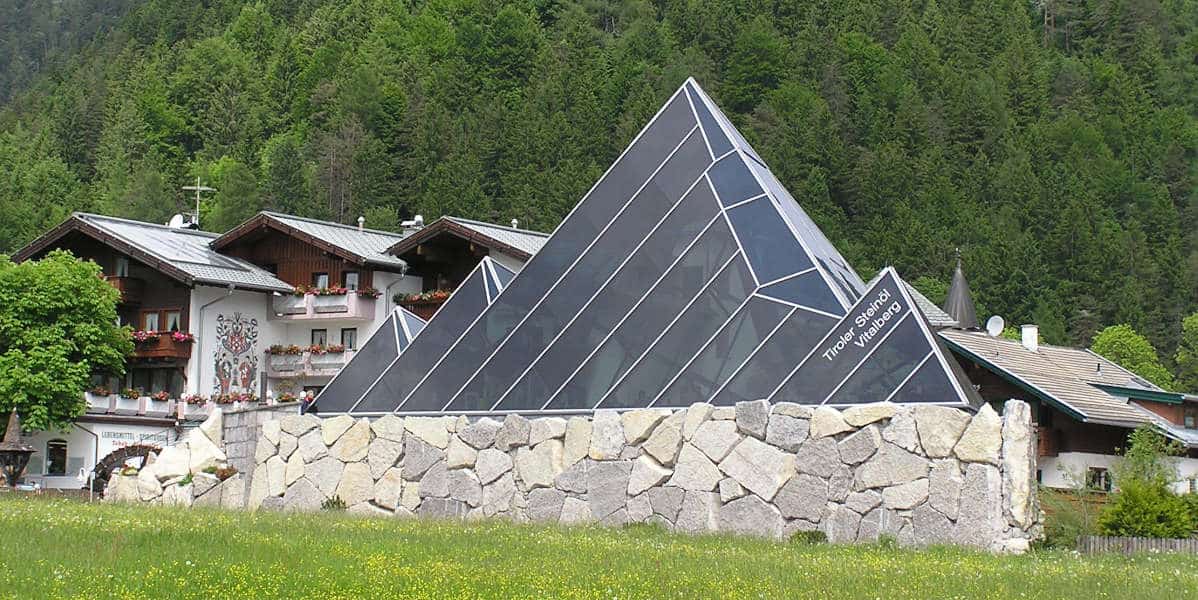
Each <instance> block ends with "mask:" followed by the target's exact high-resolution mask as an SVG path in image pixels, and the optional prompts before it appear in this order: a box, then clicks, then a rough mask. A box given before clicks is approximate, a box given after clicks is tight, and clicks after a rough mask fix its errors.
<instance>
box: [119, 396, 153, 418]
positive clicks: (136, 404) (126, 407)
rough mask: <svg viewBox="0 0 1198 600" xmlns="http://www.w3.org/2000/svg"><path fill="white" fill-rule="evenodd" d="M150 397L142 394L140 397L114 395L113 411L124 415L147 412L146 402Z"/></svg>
mask: <svg viewBox="0 0 1198 600" xmlns="http://www.w3.org/2000/svg"><path fill="white" fill-rule="evenodd" d="M149 400H150V399H149V398H148V397H146V396H142V397H140V398H126V397H125V396H113V407H112V408H113V411H115V412H116V413H118V414H123V415H136V414H138V413H142V412H145V409H146V403H147V402H149Z"/></svg>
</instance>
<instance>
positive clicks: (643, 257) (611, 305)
mask: <svg viewBox="0 0 1198 600" xmlns="http://www.w3.org/2000/svg"><path fill="white" fill-rule="evenodd" d="M718 211H719V208H718V206H717V204H716V201H715V196H714V195H712V193H711V188H709V187H708V186H707V185H706V184H704V183H700V184H699V185H696V186H695V187H694V188H693V189H692V190H691V191H690V193H688V194H687V195H686V197H685V198H683V200H682V202H681V203H680V204H679V205H678V206H677V207H676V208H675V209H674V210H673V212H671V213H670V215H669V216H668V217H666V219H665V220H664V221H663V222H662V224H661V226H659V227H658V228H657V230H656V231H654V232H653V234H652V235H650V236H649V238H648V239H647V240H645V243H644V245H642V246H641V247H640V249H638V250H637V251H636V253H635V254H633V255H632V257H631V258H629V260H628V262H627V263H625V264H624V265H623V266H622V267H621V268H620V270H619V272H617V273H616V275H615V277H613V278H612V279H611V281H609V282H608V283H607V284H606V285H605V286H604V288H603V289H602V291H600V292H599V297H597V298H595V300H594V301H592V302H591V304H590V305H589V306H587V307H586V309H584V310H583V312H582V313H580V314H578V313H577V311H575V313H570V314H568V315H567V317H568V318H569V317H570V316H572V315H573V314H578V316H577V318H575V319H574V322H573V323H571V324H570V325H569V327H567V328H566V330H565V331H564V332H562V334H561V336H560V337H558V338H557V340H556V341H554V342H553V345H552V347H550V348H549V349H548V351H546V352H545V354H544V355H543V356H541V357H540V359H539V360H538V361H537V363H536V364H535V365H534V366H533V367H532V368H531V369H529V371H528V373H526V374H525V375H524V376H523V377H521V379H520V380H519V381H518V382H517V383H516V385H515V386H514V387H513V388H512V389H511V391H510V392H508V393H507V397H506V398H504V400H503V402H502V403H501V404H500V405H499V406H498V408H499V409H501V410H519V409H528V408H530V407H531V408H536V409H540V408H541V407H542V406H544V405H545V402H547V401H548V400H549V396H550V395H551V394H552V393H553V392H555V391H557V389H558V388H559V387H561V385H562V383H564V382H565V381H566V378H568V377H569V376H570V374H571V373H573V372H574V370H575V369H577V368H578V366H579V365H580V364H582V361H583V360H585V359H586V357H587V355H588V354H590V353H591V351H593V350H594V349H595V347H596V346H598V345H599V343H600V342H602V341H603V338H604V337H605V336H606V335H607V334H608V333H609V332H611V330H612V328H614V327H615V326H616V324H617V323H619V322H620V320H621V319H623V318H624V317H625V316H626V315H627V314H628V311H629V310H632V307H633V306H634V305H635V304H636V302H637V301H638V300H639V299H640V298H641V296H643V295H644V294H645V292H646V289H645V288H646V286H648V285H651V284H652V283H653V282H655V281H657V280H658V279H659V278H660V277H661V276H662V275H663V274H664V273H665V272H666V269H668V268H669V266H670V264H671V263H673V262H674V261H675V259H677V258H678V257H679V256H680V255H681V254H682V252H683V250H685V249H686V247H687V246H688V245H690V244H691V243H692V242H694V241H695V238H696V237H697V236H698V235H699V233H700V232H702V231H703V229H704V227H706V226H707V225H708V223H710V222H711V220H712V219H714V218H715V217H716V216H717V214H718ZM721 221H722V219H721ZM716 225H721V226H723V227H724V230H725V232H726V231H727V226H726V225H724V224H723V223H722V222H719V223H716ZM559 289H560V288H559ZM554 293H557V290H555V291H554ZM571 300H573V301H577V300H578V299H577V298H571ZM582 300H584V301H585V300H586V299H585V298H584V299H582ZM548 303H549V301H548V300H547V301H546V304H548ZM544 306H545V305H544V304H542V307H544ZM568 318H567V320H568ZM530 320H531V319H530ZM526 324H527V323H526ZM558 331H561V330H560V329H555V330H553V331H548V332H547V334H548V337H549V338H552V337H553V335H555V334H556V333H557V332H558ZM547 342H548V340H546V343H547ZM510 344H511V343H510V341H509V345H510ZM542 347H543V346H542ZM506 349H507V347H506V346H505V350H506ZM513 350H518V349H517V348H513ZM502 352H503V351H501V353H502ZM536 352H539V349H538V350H537V351H536ZM527 354H528V351H527V350H525V351H524V352H523V353H522V356H521V357H522V358H526V359H527V360H531V359H534V358H536V353H535V352H534V353H533V354H532V356H527ZM496 358H499V355H498V354H497V355H496ZM495 368H501V369H509V370H510V369H512V368H515V367H511V366H500V365H499V364H497V362H496V361H495V360H494V359H492V361H491V362H490V363H489V364H488V365H487V366H486V367H485V370H486V371H491V370H493V369H495ZM511 375H512V376H513V377H514V376H519V375H520V371H516V372H515V373H513V374H511ZM481 379H482V377H476V378H475V380H474V381H473V382H471V384H470V385H468V386H467V387H466V388H465V389H463V391H462V393H461V394H459V395H458V399H457V400H455V403H454V405H455V406H456V405H459V404H461V403H460V402H459V401H465V402H468V403H477V402H481V401H482V399H483V391H482V389H481V387H480V386H478V385H476V384H478V383H479V381H480V380H481ZM502 393H503V390H501V391H499V392H498V394H502ZM498 398H499V396H498V395H495V396H493V397H492V398H491V402H492V404H493V403H494V402H495V400H497V399H498ZM487 408H490V406H488V407H487Z"/></svg>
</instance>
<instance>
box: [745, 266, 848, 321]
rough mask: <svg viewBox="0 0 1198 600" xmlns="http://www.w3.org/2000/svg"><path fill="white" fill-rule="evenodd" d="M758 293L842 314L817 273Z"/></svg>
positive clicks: (769, 286)
mask: <svg viewBox="0 0 1198 600" xmlns="http://www.w3.org/2000/svg"><path fill="white" fill-rule="evenodd" d="M760 293H761V295H763V296H769V297H771V298H778V299H779V300H786V301H787V302H794V303H795V304H799V305H802V306H808V307H811V308H814V309H816V310H822V311H824V312H829V313H832V314H834V315H843V314H844V309H843V308H841V306H840V301H839V300H837V299H836V296H834V295H832V290H831V289H830V288H829V287H828V282H826V281H824V278H823V276H822V275H820V274H819V272H818V271H809V272H807V273H804V274H802V275H799V276H797V277H791V278H790V279H787V280H784V281H779V282H778V283H775V284H772V285H768V286H766V287H763V288H761V292H760Z"/></svg>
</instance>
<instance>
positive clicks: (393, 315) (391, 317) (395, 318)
mask: <svg viewBox="0 0 1198 600" xmlns="http://www.w3.org/2000/svg"><path fill="white" fill-rule="evenodd" d="M400 310H403V309H402V308H401V307H399V306H396V307H395V310H393V311H391V314H390V315H388V317H387V319H386V320H385V321H383V323H382V324H381V325H379V327H378V329H375V330H374V333H372V334H370V338H369V339H367V340H366V343H364V344H362V348H365V347H366V344H369V343H370V341H371V340H373V339H374V336H376V335H380V334H383V333H384V332H383V326H384V325H386V324H387V321H391V322H392V323H393V324H394V325H395V331H394V332H393V333H394V335H395V358H397V359H398V358H399V355H400V354H402V353H403V349H402V348H400V346H399V323H398V321H399V320H400V319H401V317H402V315H400V314H399V311H400ZM357 355H358V352H357V351H356V350H355V351H354V356H357ZM350 360H353V358H352V357H351V358H350ZM348 364H349V363H348V362H347V363H346V364H345V365H342V366H341V368H340V369H337V372H336V373H335V374H334V375H333V378H332V379H329V382H328V383H326V384H324V387H322V388H321V392H322V393H323V392H324V390H325V388H328V387H329V386H331V385H333V382H334V381H337V378H338V377H340V376H341V374H342V373H344V372H345V367H346V365H348ZM362 393H363V394H365V392H362ZM319 396H320V394H317V397H319ZM359 400H360V398H359ZM357 405H358V403H357V402H355V403H354V404H353V406H357ZM353 406H351V407H350V410H353Z"/></svg>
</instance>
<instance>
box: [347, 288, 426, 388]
mask: <svg viewBox="0 0 1198 600" xmlns="http://www.w3.org/2000/svg"><path fill="white" fill-rule="evenodd" d="M401 310H403V307H402V306H396V307H395V312H394V313H393V315H392V316H393V317H394V320H395V355H396V356H399V355H400V353H402V352H403V350H404V345H403V344H401V343H399V338H400V334H401V333H402V334H403V339H404V340H405V341H406V340H410V339H412V333H411V332H410V331H408V324H407V319H405V318H403V314H402V313H400V312H399V311H401ZM363 346H365V344H363ZM351 360H352V359H351ZM338 373H340V371H338ZM330 383H331V381H330Z"/></svg>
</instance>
